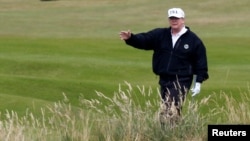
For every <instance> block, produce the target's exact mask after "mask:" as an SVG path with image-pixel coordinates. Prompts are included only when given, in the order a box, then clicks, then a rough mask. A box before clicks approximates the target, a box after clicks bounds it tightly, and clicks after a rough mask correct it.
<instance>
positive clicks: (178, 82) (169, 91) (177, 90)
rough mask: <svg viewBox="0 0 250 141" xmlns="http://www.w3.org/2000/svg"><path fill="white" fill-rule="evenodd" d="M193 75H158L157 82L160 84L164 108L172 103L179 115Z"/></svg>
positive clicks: (169, 106)
mask: <svg viewBox="0 0 250 141" xmlns="http://www.w3.org/2000/svg"><path fill="white" fill-rule="evenodd" d="M192 80H193V76H192V75H191V76H177V75H168V76H160V80H159V84H160V86H161V98H162V102H164V103H165V104H166V108H167V109H169V108H171V106H172V105H174V106H175V108H176V109H177V111H178V114H179V115H180V112H181V108H182V103H183V102H184V100H185V97H186V95H187V93H188V91H189V89H190V87H191V85H192Z"/></svg>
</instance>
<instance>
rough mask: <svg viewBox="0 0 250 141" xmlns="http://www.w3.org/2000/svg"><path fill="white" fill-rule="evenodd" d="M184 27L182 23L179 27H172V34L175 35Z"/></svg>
mask: <svg viewBox="0 0 250 141" xmlns="http://www.w3.org/2000/svg"><path fill="white" fill-rule="evenodd" d="M183 27H184V25H183V26H182V27H180V28H175V29H172V31H171V32H172V34H173V35H176V34H178V33H179V32H180V31H181V30H182V28H183Z"/></svg>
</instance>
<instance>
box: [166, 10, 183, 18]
mask: <svg viewBox="0 0 250 141" xmlns="http://www.w3.org/2000/svg"><path fill="white" fill-rule="evenodd" d="M168 17H176V18H184V17H185V13H184V11H183V10H182V9H181V8H171V9H169V10H168Z"/></svg>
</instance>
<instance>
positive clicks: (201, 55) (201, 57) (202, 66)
mask: <svg viewBox="0 0 250 141" xmlns="http://www.w3.org/2000/svg"><path fill="white" fill-rule="evenodd" d="M194 60H195V63H194V73H195V74H196V75H197V78H196V82H200V83H202V82H203V81H205V80H207V79H208V78H209V75H208V63H207V55H206V48H205V46H204V44H203V43H202V41H201V40H198V42H197V45H196V51H195V59H194Z"/></svg>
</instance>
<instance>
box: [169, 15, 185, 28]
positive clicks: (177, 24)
mask: <svg viewBox="0 0 250 141" xmlns="http://www.w3.org/2000/svg"><path fill="white" fill-rule="evenodd" d="M169 24H170V26H171V28H172V29H173V30H180V29H181V28H182V27H183V25H184V18H177V17H169Z"/></svg>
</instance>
